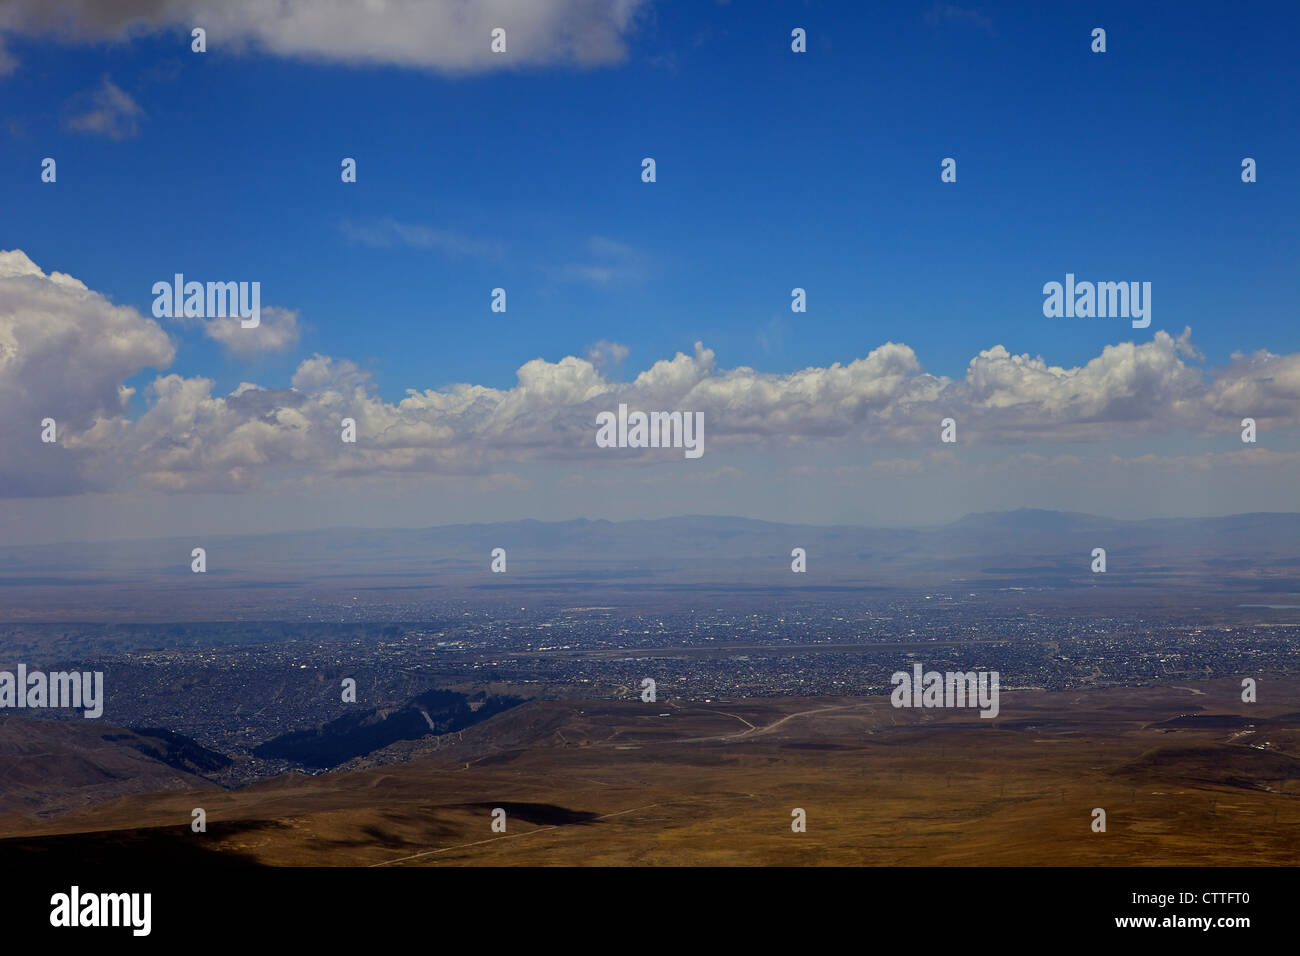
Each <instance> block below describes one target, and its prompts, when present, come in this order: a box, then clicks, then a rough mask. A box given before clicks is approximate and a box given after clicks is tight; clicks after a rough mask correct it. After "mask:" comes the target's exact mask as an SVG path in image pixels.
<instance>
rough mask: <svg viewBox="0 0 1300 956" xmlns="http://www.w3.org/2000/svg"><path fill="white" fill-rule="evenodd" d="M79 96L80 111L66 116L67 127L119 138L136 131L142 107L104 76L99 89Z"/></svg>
mask: <svg viewBox="0 0 1300 956" xmlns="http://www.w3.org/2000/svg"><path fill="white" fill-rule="evenodd" d="M79 99H80V100H81V101H82V104H83V105H82V106H81V107H80V108H81V109H82V110H83V112H77V113H73V114H72V115H71V116H69V117H68V118H67V120H66V125H67V127H68V129H70V130H74V131H75V132H79V133H91V134H94V135H97V136H107V137H108V138H109V139H119V140H120V139H130V138H131V137H133V136H136V135H138V134H139V132H140V120H141V119H143V118H144V110H143V109H141V108H140V105H139V104H138V103H136V101H135V100H133V99H132V98H131V95H130V94H129V93H127V92H126V91H125V90H123V89H122V88H121V87H119V86H117V85H116V84H115V83H114V82H113V81H112V80H110V79H109V78H108V77H104V80H103V82H102V83H100V85H99V89H97V90H93V91H91V92H89V93H85V94H82V96H81V97H79Z"/></svg>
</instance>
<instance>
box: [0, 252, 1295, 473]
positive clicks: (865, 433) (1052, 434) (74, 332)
mask: <svg viewBox="0 0 1300 956" xmlns="http://www.w3.org/2000/svg"><path fill="white" fill-rule="evenodd" d="M268 318H269V321H268ZM233 322H234V320H232V323H233ZM263 322H264V326H265V328H264V329H263V330H261V331H265V332H266V333H267V334H268V340H267V341H268V342H270V343H271V344H277V343H279V344H285V343H288V342H289V340H290V339H291V338H292V337H294V335H296V328H297V317H296V314H295V313H292V312H287V311H284V310H271V309H268V310H264V318H263ZM214 329H220V330H221V331H216V332H212V333H211V334H213V335H214V337H216V338H218V339H219V340H225V341H227V342H228V343H229V342H237V341H238V339H236V338H235V336H236V335H242V334H245V333H252V332H254V331H259V330H245V329H241V328H238V327H237V325H235V324H232V325H231V326H230V327H227V326H221V325H218V326H209V330H214ZM1190 335H1191V333H1190V331H1188V330H1184V332H1183V333H1182V334H1181V335H1179V336H1177V337H1175V336H1171V335H1169V334H1168V333H1165V332H1157V333H1156V334H1155V335H1154V336H1153V337H1152V339H1151V340H1150V341H1148V342H1144V343H1141V344H1135V343H1131V342H1127V343H1119V344H1116V345H1111V346H1107V347H1106V348H1105V349H1104V350H1103V351H1102V353H1101V354H1100V355H1098V356H1096V357H1095V358H1093V359H1091V360H1090V361H1088V362H1086V363H1085V364H1084V365H1082V366H1079V367H1073V368H1067V367H1063V366H1057V365H1051V364H1049V363H1048V362H1047V361H1046V360H1045V359H1043V358H1042V357H1040V356H1031V355H1015V354H1012V353H1011V352H1010V351H1008V350H1007V349H1006V348H1005V347H1003V346H1001V345H995V346H993V347H991V348H988V349H985V350H983V351H981V352H980V353H979V354H978V355H976V356H975V357H974V358H973V359H971V361H970V363H969V366H968V367H967V369H966V372H965V374H964V375H963V376H962V377H961V378H957V379H949V378H947V377H944V376H935V375H932V374H930V373H928V372H926V371H925V370H924V369H923V368H922V366H921V363H920V360H919V358H918V357H917V355H916V353H915V352H914V351H913V349H912V348H911V347H910V346H908V345H905V344H902V343H895V342H886V343H885V344H883V345H881V346H879V347H878V348H876V349H873V350H871V351H870V352H869V353H868V354H867V355H866V356H865V357H863V358H858V359H854V360H853V361H850V362H848V363H846V364H841V363H838V362H837V363H834V364H832V365H830V366H827V367H809V368H804V369H798V370H795V371H792V372H789V373H783V374H781V373H768V372H759V371H756V370H754V369H752V368H747V367H739V368H732V369H723V368H719V366H718V364H717V357H716V356H715V354H714V352H713V350H711V349H708V348H706V347H705V346H704V345H703V343H699V342H697V343H696V344H695V347H694V349H693V351H692V353H691V354H689V355H688V354H684V353H678V354H677V355H675V356H673V357H672V358H670V359H662V360H659V361H657V362H655V363H654V364H653V365H651V366H650V367H649V368H647V369H645V370H643V371H642V372H640V373H639V374H637V375H636V376H635V377H634V378H632V380H631V381H627V382H620V381H615V380H613V379H612V378H610V377H608V376H607V366H608V364H609V362H610V361H613V360H617V359H621V358H622V357H624V356H625V355H626V349H625V347H624V346H621V345H618V344H617V343H611V342H608V341H601V342H598V343H597V344H596V345H595V346H592V348H591V349H590V350H589V352H588V355H587V357H586V358H578V357H576V356H572V355H570V356H565V357H563V358H561V359H559V360H558V361H551V360H548V359H543V358H536V359H533V360H531V361H528V362H525V363H524V364H523V365H522V366H520V367H519V369H518V371H517V373H516V382H515V384H514V385H513V386H511V387H509V388H492V387H488V386H484V385H475V384H471V383H458V384H451V385H448V386H445V387H442V388H436V389H430V388H426V389H422V390H420V389H408V390H407V392H406V395H405V397H403V398H402V399H401V400H400V401H397V402H390V401H386V400H385V399H383V398H381V397H380V396H379V394H378V392H377V389H376V387H375V383H374V381H373V380H372V377H371V374H370V372H368V371H367V370H365V369H363V368H361V367H359V366H358V365H356V364H355V363H353V362H351V361H348V360H346V359H340V358H334V357H330V356H324V355H314V356H312V357H311V358H308V359H306V360H305V361H303V362H302V363H301V364H300V365H299V366H298V369H297V371H296V372H295V374H294V375H293V377H292V380H291V383H290V384H291V387H289V388H265V387H260V386H258V385H256V384H252V383H247V382H245V383H242V384H241V385H240V386H239V387H238V388H237V389H235V390H234V391H233V392H231V393H230V394H228V395H225V396H221V395H214V394H213V382H212V381H210V380H208V379H205V378H187V377H184V376H182V375H179V374H169V375H163V376H160V377H158V378H156V379H155V380H154V381H153V382H152V383H151V384H150V385H148V386H147V387H146V388H145V389H144V390H143V391H144V394H143V396H142V397H143V398H144V399H145V400H146V406H147V408H146V410H145V411H144V412H143V414H141V415H139V417H138V418H136V419H134V420H132V419H131V418H130V417H129V415H128V411H129V399H130V391H129V390H128V389H126V388H125V387H124V383H125V381H126V380H127V379H129V378H130V377H131V376H133V375H135V374H136V373H137V372H138V371H140V370H141V369H143V368H145V367H149V366H153V367H155V368H165V367H166V366H167V365H168V364H169V363H170V362H171V360H172V358H173V354H174V350H173V348H172V345H171V342H170V341H169V340H168V338H167V336H166V334H165V333H164V332H163V330H162V329H161V328H160V327H159V326H158V324H157V323H156V322H154V321H152V320H151V319H149V318H146V317H144V316H141V315H140V314H139V313H137V312H136V311H135V310H133V309H129V308H122V307H117V306H114V305H112V304H111V303H110V302H108V301H107V300H106V299H105V298H104V297H103V296H102V295H99V294H98V293H95V292H92V291H91V290H89V289H87V288H86V287H85V286H84V285H83V284H82V283H80V282H78V281H77V280H75V279H73V278H71V277H69V276H65V275H61V274H60V273H53V274H51V275H49V276H46V275H44V274H43V273H42V272H41V271H40V270H39V269H38V268H37V267H36V266H35V265H34V264H33V263H32V262H31V260H29V259H28V258H27V257H26V256H25V255H24V254H22V253H21V252H10V253H0V401H2V402H3V405H2V406H0V407H4V408H6V415H5V417H4V419H3V425H0V428H2V429H3V434H2V435H0V437H2V438H3V439H4V440H5V447H6V448H7V449H8V454H7V457H6V458H5V460H4V462H3V464H0V494H3V495H6V496H15V495H30V494H49V493H62V492H67V491H76V490H78V489H80V488H82V487H90V486H100V485H103V486H111V487H120V486H129V485H131V484H132V483H135V482H142V483H144V484H145V485H147V486H149V487H153V488H159V489H165V490H169V491H193V490H220V491H240V490H245V489H249V488H253V487H257V486H258V485H259V484H263V483H271V482H277V481H291V480H295V479H297V478H301V477H302V476H304V475H315V476H318V478H320V479H328V478H330V477H334V478H341V477H363V478H364V477H373V476H379V475H388V474H396V473H403V472H411V473H438V474H448V475H468V474H473V475H488V474H494V473H504V472H505V470H506V469H507V468H508V467H509V466H511V465H514V464H519V463H528V462H551V463H557V464H559V465H562V466H565V467H570V468H575V467H586V466H587V465H586V463H589V462H597V461H599V462H602V463H606V462H608V461H610V456H609V454H608V452H607V451H604V450H601V449H598V448H597V447H596V445H595V441H594V433H595V428H594V423H595V416H596V414H597V413H598V412H600V411H605V410H612V409H614V408H616V407H617V405H618V404H619V403H620V402H626V403H627V404H628V405H629V406H630V407H632V408H633V409H642V410H675V409H676V410H682V411H689V412H703V413H704V416H705V422H706V434H707V436H708V437H707V447H708V449H709V450H710V451H711V452H713V453H717V452H718V451H719V450H722V453H723V454H726V449H729V448H730V449H734V450H737V451H743V452H744V453H745V454H758V455H774V454H775V455H779V454H781V449H783V448H785V449H787V450H788V448H789V447H790V446H795V445H799V446H807V445H808V444H809V443H813V442H819V443H822V444H824V445H826V446H827V447H828V448H833V447H838V448H840V449H841V450H847V451H854V450H861V449H862V448H863V447H864V446H865V445H878V446H881V447H882V448H894V447H896V446H899V445H905V444H913V445H917V446H920V448H921V450H922V451H923V452H925V453H928V454H929V456H930V457H929V458H928V459H925V462H924V464H923V463H922V461H921V460H918V459H915V458H914V457H910V456H909V457H893V458H889V457H887V458H885V459H884V460H882V461H879V462H877V463H875V464H874V465H871V466H868V470H867V471H865V472H864V477H866V478H879V477H888V476H892V477H907V476H910V475H913V474H916V473H918V469H921V468H923V467H924V468H925V469H926V470H929V469H930V468H931V467H933V466H936V465H937V464H938V463H939V460H938V459H936V458H935V446H936V445H937V439H938V429H939V422H940V420H941V419H942V418H944V417H948V416H952V417H954V418H956V419H957V421H958V432H959V437H960V440H961V441H962V442H963V443H964V444H963V447H965V446H966V445H985V446H988V445H993V444H998V443H1017V442H1027V441H1030V440H1044V441H1048V442H1110V441H1113V440H1119V439H1149V438H1152V437H1157V436H1167V435H1171V434H1174V433H1176V432H1191V433H1196V432H1200V433H1202V434H1207V435H1217V436H1221V437H1228V436H1231V435H1232V434H1233V433H1235V431H1236V430H1237V429H1238V428H1239V423H1240V419H1241V418H1242V417H1245V416H1250V417H1254V418H1255V419H1256V420H1257V421H1258V422H1259V424H1260V427H1261V429H1264V430H1275V429H1284V428H1294V427H1296V426H1298V425H1300V354H1296V355H1273V354H1270V353H1267V352H1260V353H1256V354H1254V355H1250V356H1245V355H1238V356H1234V357H1233V359H1232V361H1231V362H1230V363H1229V364H1228V365H1227V366H1225V367H1223V368H1221V369H1217V370H1206V369H1204V368H1203V367H1202V365H1201V364H1198V362H1200V361H1202V356H1201V355H1200V353H1199V352H1198V351H1197V350H1196V349H1195V347H1194V346H1193V345H1192V344H1191V338H1190ZM264 347H265V343H264ZM46 416H50V417H55V418H56V419H58V420H59V423H60V445H59V447H58V448H57V449H51V448H49V447H42V446H40V444H39V441H38V436H39V421H40V419H41V418H42V417H46ZM343 418H354V419H356V422H357V435H358V441H357V443H356V444H355V445H352V444H344V443H342V442H341V441H340V428H341V424H340V423H341V420H342V419H343ZM52 452H53V454H52ZM665 454H666V453H664V452H661V451H658V450H646V451H644V452H641V453H636V452H630V453H629V457H630V458H632V459H633V460H637V461H644V462H647V463H649V462H654V461H662V460H666V458H665ZM54 455H63V456H64V457H63V458H56V457H54ZM1251 456H1254V457H1251ZM785 459H786V461H787V463H788V459H789V455H788V454H786V456H785ZM624 460H627V458H625V459H624ZM1004 460H1005V459H1004ZM1220 461H1221V465H1216V467H1220V466H1223V467H1227V466H1233V467H1235V466H1237V465H1240V466H1241V467H1245V466H1246V463H1247V462H1248V463H1249V464H1250V465H1251V466H1252V467H1254V466H1258V465H1259V464H1260V463H1261V462H1263V461H1264V459H1262V458H1260V457H1259V456H1258V455H1256V452H1255V450H1254V449H1247V450H1245V451H1243V452H1241V455H1240V460H1238V459H1237V458H1223V459H1221V460H1220ZM725 464H728V462H727V461H726V459H725V458H724V459H723V460H722V461H720V462H716V463H715V466H714V467H716V466H718V465H725ZM1187 464H1188V467H1195V466H1194V465H1193V463H1192V461H1191V460H1190V459H1189V460H1188V462H1187ZM1049 465H1050V462H1049V461H1048V460H1047V459H1042V460H1040V461H1038V466H1040V467H1048V466H1049ZM727 474H730V473H727ZM92 476H93V477H92Z"/></svg>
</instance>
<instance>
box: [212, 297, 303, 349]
mask: <svg viewBox="0 0 1300 956" xmlns="http://www.w3.org/2000/svg"><path fill="white" fill-rule="evenodd" d="M260 319H261V321H260V323H259V324H258V325H257V326H255V327H254V328H251V329H246V328H244V327H243V319H241V318H240V317H239V316H237V315H236V316H229V317H226V318H211V319H205V320H204V321H203V334H204V335H206V336H207V337H208V338H210V339H212V340H214V341H216V342H220V343H221V345H222V347H223V348H225V349H226V351H228V352H229V353H230V354H231V355H234V356H236V357H237V358H243V359H248V358H253V357H254V356H257V355H262V354H266V353H270V352H283V351H285V350H287V349H289V348H290V347H292V346H294V345H296V344H298V337H299V335H300V334H301V333H300V330H299V328H298V313H297V312H295V311H293V310H291V309H280V308H276V307H275V306H268V307H267V308H265V309H261V310H260Z"/></svg>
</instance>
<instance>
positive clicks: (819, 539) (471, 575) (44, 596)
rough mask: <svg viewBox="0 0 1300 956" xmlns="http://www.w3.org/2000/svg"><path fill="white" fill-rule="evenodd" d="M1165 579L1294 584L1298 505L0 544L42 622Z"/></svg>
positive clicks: (5, 570)
mask: <svg viewBox="0 0 1300 956" xmlns="http://www.w3.org/2000/svg"><path fill="white" fill-rule="evenodd" d="M195 547H203V548H204V549H205V550H206V560H207V571H206V573H205V574H204V575H197V574H194V573H193V572H192V571H191V566H190V565H191V551H192V549H193V548H195ZM495 548H503V549H505V552H506V572H505V573H504V574H494V573H491V571H490V569H489V565H490V562H491V559H492V551H493V549H495ZM794 548H803V549H805V551H806V553H807V573H805V574H795V573H793V572H792V571H791V560H792V559H791V551H792V550H793V549H794ZM1094 548H1104V549H1105V550H1106V560H1107V573H1106V574H1105V575H1101V574H1094V573H1092V571H1091V570H1090V566H1091V563H1092V552H1093V549H1094ZM1176 585H1195V586H1199V587H1208V588H1213V589H1224V588H1227V589H1230V590H1234V591H1242V592H1244V593H1258V594H1287V593H1293V592H1300V513H1258V514H1240V515H1231V516H1227V517H1218V518H1153V519H1148V520H1140V521H1124V520H1117V519H1113V518H1103V517H1098V516H1096V515H1087V514H1079V513H1074V512H1063V511H1044V510H1034V509H1022V510H1019V511H1009V512H987V513H982V514H971V515H967V516H966V517H964V518H961V519H960V520H958V521H955V522H952V523H950V524H947V525H943V526H941V527H937V528H929V529H911V530H909V529H897V528H865V527H853V526H833V527H827V526H818V525H793V524H778V523H774V522H768V521H757V520H753V519H748V518H734V517H713V516H683V517H678V518H663V519H657V520H636V521H618V522H613V521H605V520H596V521H592V520H586V519H578V520H573V521H555V522H544V521H532V520H529V521H509V522H501V523H495V524H462V525H445V526H440V527H433V528H415V529H404V528H398V529H353V528H335V529H329V530H323V531H312V532H285V533H278V534H259V535H206V536H201V537H194V538H174V539H167V540H152V541H124V542H113V543H96V544H83V545H42V546H37V547H6V548H0V601H2V602H3V603H2V604H0V607H26V608H27V609H29V616H28V617H27V619H32V618H31V617H30V613H34V612H30V609H31V608H32V607H34V606H35V605H34V602H36V601H37V600H38V599H39V600H40V602H41V607H43V608H44V609H45V612H46V614H45V616H44V617H43V618H41V619H45V620H61V619H68V618H61V617H59V613H60V612H61V610H63V609H65V608H66V609H77V608H82V607H84V606H86V605H89V604H92V603H93V604H97V605H102V606H112V607H122V606H126V604H129V602H130V600H131V597H130V595H131V594H132V593H133V592H134V591H137V590H140V589H144V590H149V591H151V592H152V591H155V590H157V589H161V590H163V591H167V592H169V594H170V595H172V599H174V600H175V601H179V602H184V601H186V600H189V599H191V598H193V599H195V600H197V599H198V598H197V597H196V596H197V595H206V597H205V598H204V600H218V598H217V595H218V593H226V594H230V593H233V592H235V591H239V592H243V597H242V598H241V599H240V600H241V601H243V602H244V604H243V605H241V606H252V604H251V603H250V602H253V601H254V600H258V601H262V603H263V604H272V603H275V602H276V601H281V600H283V599H286V598H287V597H288V595H289V593H290V592H292V591H294V590H295V589H309V590H311V591H313V592H317V593H327V594H339V595H343V594H346V595H349V596H350V595H354V594H355V595H360V594H362V593H365V594H367V595H369V596H370V598H371V599H377V595H378V594H379V593H381V592H388V593H389V595H390V597H391V596H396V595H400V593H401V592H403V591H410V592H412V597H415V596H416V592H425V591H438V592H442V593H453V592H455V593H458V594H478V595H480V596H485V597H486V596H491V595H498V596H501V597H502V598H503V599H504V597H505V596H507V595H509V594H511V593H512V592H514V591H522V592H531V593H537V592H538V591H545V590H551V591H555V592H557V593H558V592H564V591H582V592H593V593H598V592H600V591H602V590H610V589H626V590H636V589H645V588H652V589H653V588H670V589H712V588H720V589H728V590H744V589H747V588H757V587H761V588H773V587H791V588H801V589H809V590H810V591H812V590H815V589H816V588H819V587H822V588H826V587H829V588H846V587H847V588H854V589H859V590H865V591H870V590H872V589H881V588H900V587H902V588H911V587H921V588H938V587H948V588H953V589H969V590H971V591H978V590H980V589H982V588H1080V587H1099V586H1106V587H1133V586H1138V587H1172V586H1176ZM258 589H265V590H266V594H265V595H264V596H263V597H262V598H257V596H256V594H255V593H254V592H256V591H257V590H258ZM124 602H125V603H124ZM2 613H3V612H2V611H0V614H2ZM11 619H14V618H11ZM171 619H173V620H180V619H183V618H181V617H174V618H171Z"/></svg>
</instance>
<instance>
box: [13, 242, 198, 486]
mask: <svg viewBox="0 0 1300 956" xmlns="http://www.w3.org/2000/svg"><path fill="white" fill-rule="evenodd" d="M175 354H176V353H175V348H174V347H173V345H172V343H171V340H170V339H169V338H168V337H167V333H166V332H164V331H163V330H162V328H161V327H160V326H159V325H158V323H157V322H155V321H154V320H153V319H152V318H148V317H146V316H143V315H141V314H140V313H139V312H137V311H136V310H135V309H131V308H126V307H124V306H117V305H114V304H113V303H112V302H110V301H108V299H106V298H105V297H104V296H102V295H100V294H99V293H98V292H92V291H91V290H90V289H87V288H86V286H85V285H83V284H82V283H81V282H79V281H77V280H76V279H74V278H72V277H71V276H68V275H64V274H63V273H61V272H52V273H50V274H49V275H46V274H45V273H44V272H42V271H41V270H40V269H39V268H38V267H37V266H36V264H35V263H34V262H32V260H31V259H29V258H28V257H27V256H26V255H25V254H24V253H22V252H19V251H12V252H0V408H2V409H4V413H3V415H0V447H3V448H4V454H3V455H0V494H2V495H4V496H6V497H16V496H24V495H37V494H59V493H64V492H72V491H77V490H81V489H83V488H86V487H93V486H98V485H101V484H111V483H112V481H113V476H111V475H108V474H103V473H100V472H98V471H97V469H95V468H94V467H92V465H93V461H92V460H91V458H92V457H93V456H92V455H91V454H90V452H91V450H92V449H91V447H90V446H92V445H94V444H95V443H96V442H100V441H107V440H110V438H111V437H112V436H114V435H117V434H119V433H120V432H121V431H122V430H124V429H125V428H126V424H127V419H126V417H125V415H126V410H127V406H128V405H129V402H130V399H131V391H130V389H127V388H126V387H125V385H124V382H125V381H126V379H128V378H130V377H132V376H134V375H135V374H136V373H138V372H139V371H141V370H142V369H144V368H149V367H152V368H158V369H161V368H166V367H167V366H168V365H170V364H171V362H172V359H173V358H174V357H175ZM44 418H53V419H54V420H55V422H56V427H57V434H58V437H59V442H58V444H56V445H49V444H43V443H42V442H41V441H40V433H41V426H40V423H41V420H42V419H44Z"/></svg>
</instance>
